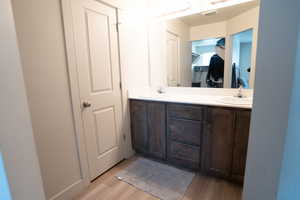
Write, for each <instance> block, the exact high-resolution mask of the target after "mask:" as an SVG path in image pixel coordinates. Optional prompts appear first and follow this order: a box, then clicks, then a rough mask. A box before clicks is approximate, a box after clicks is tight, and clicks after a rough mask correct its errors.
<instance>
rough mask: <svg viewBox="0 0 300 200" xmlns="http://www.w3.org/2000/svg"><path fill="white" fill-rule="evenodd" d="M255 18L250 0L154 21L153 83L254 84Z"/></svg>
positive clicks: (255, 9) (254, 4)
mask: <svg viewBox="0 0 300 200" xmlns="http://www.w3.org/2000/svg"><path fill="white" fill-rule="evenodd" d="M258 21H259V1H250V2H246V3H241V4H238V5H234V6H228V7H224V8H219V9H217V10H210V11H205V12H204V11H203V12H200V13H196V14H192V15H188V16H182V17H177V18H172V19H164V20H160V21H158V22H155V23H153V25H152V28H150V63H151V76H152V77H151V80H152V85H165V86H168V87H202V88H203V87H204V88H239V87H243V88H250V89H252V88H253V86H254V81H255V77H254V76H255V67H256V66H255V63H256V62H255V61H256V50H257V49H256V47H257V44H256V43H257V34H258ZM158 60H160V61H162V62H159V61H158Z"/></svg>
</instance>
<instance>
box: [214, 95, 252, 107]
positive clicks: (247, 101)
mask: <svg viewBox="0 0 300 200" xmlns="http://www.w3.org/2000/svg"><path fill="white" fill-rule="evenodd" d="M218 101H219V102H220V103H225V104H232V105H251V104H252V101H253V100H252V98H250V97H242V98H240V97H234V96H229V97H222V98H220V99H218Z"/></svg>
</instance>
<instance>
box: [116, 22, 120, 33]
mask: <svg viewBox="0 0 300 200" xmlns="http://www.w3.org/2000/svg"><path fill="white" fill-rule="evenodd" d="M119 25H120V23H119V22H117V23H116V30H117V32H119Z"/></svg>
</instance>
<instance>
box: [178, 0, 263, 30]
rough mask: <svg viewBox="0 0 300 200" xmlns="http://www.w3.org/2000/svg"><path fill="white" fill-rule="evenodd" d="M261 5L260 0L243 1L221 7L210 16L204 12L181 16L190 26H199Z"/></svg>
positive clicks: (225, 18) (228, 17)
mask: <svg viewBox="0 0 300 200" xmlns="http://www.w3.org/2000/svg"><path fill="white" fill-rule="evenodd" d="M258 5H259V1H258V0H255V1H251V2H247V3H242V4H238V5H234V6H229V7H224V8H219V9H218V10H217V13H216V14H214V15H210V16H205V15H203V14H202V13H199V14H194V15H190V16H185V17H181V18H179V19H181V20H182V21H183V22H184V23H186V24H188V25H190V26H199V25H204V24H211V23H216V22H221V21H225V20H228V19H230V18H232V17H234V16H237V15H239V14H241V13H243V12H246V11H247V10H250V9H251V8H254V7H256V6H258Z"/></svg>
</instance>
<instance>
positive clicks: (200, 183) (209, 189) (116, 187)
mask: <svg viewBox="0 0 300 200" xmlns="http://www.w3.org/2000/svg"><path fill="white" fill-rule="evenodd" d="M136 159H137V157H133V158H131V159H129V160H125V161H123V162H121V163H119V164H118V165H116V166H115V167H113V168H112V169H110V170H109V171H107V172H106V173H105V174H103V175H102V176H100V177H99V178H98V179H96V180H95V181H94V182H93V183H92V184H91V185H90V186H89V187H88V188H87V189H86V191H84V192H83V193H82V194H81V195H80V196H79V197H78V198H76V200H159V199H157V198H155V197H153V196H151V195H150V194H148V193H146V192H143V191H141V190H139V189H137V188H135V187H133V186H131V185H129V184H127V183H125V182H123V181H120V180H118V179H117V178H116V177H115V175H116V174H117V173H118V172H119V171H121V170H122V169H124V168H126V167H127V166H128V165H130V163H132V162H133V161H135V160H136ZM241 195H242V187H241V186H239V185H235V184H233V183H230V182H227V181H225V180H222V179H217V178H213V177H208V176H205V175H201V174H197V175H196V176H195V177H194V179H193V181H192V183H191V184H190V185H189V187H188V189H187V191H186V192H185V194H184V197H183V199H182V200H241Z"/></svg>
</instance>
